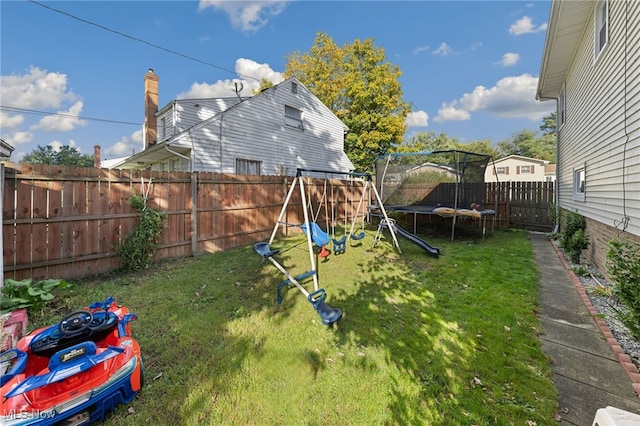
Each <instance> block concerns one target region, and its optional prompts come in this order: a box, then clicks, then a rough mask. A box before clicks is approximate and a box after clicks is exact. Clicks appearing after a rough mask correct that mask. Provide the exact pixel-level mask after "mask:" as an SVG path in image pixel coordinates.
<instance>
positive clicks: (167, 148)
mask: <svg viewBox="0 0 640 426" xmlns="http://www.w3.org/2000/svg"><path fill="white" fill-rule="evenodd" d="M164 149H165V150H167V152H169V153H171V154H173V155H175V156H178V157H180V158H184V159H185V160H187V161H188V162H189V172H192V171H193V165H192V164H191V163H192V161H191V158H189V157H187V156H186V155H183V154H180V153H179V152H176V151H174V150H172V149H170V148H169V145H166V144H165V146H164ZM191 154H192V155H193V149H192V150H191Z"/></svg>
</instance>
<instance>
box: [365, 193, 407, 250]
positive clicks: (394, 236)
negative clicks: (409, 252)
mask: <svg viewBox="0 0 640 426" xmlns="http://www.w3.org/2000/svg"><path fill="white" fill-rule="evenodd" d="M367 184H369V185H371V188H372V189H373V193H374V194H375V196H376V201H377V202H378V205H379V206H380V211H382V215H383V216H384V220H386V221H387V224H389V226H388V227H387V228H389V232H390V233H391V238H392V239H393V245H394V246H395V247H396V249H397V250H398V253H400V254H402V250H401V249H400V244H399V243H398V238H397V237H396V233H395V231H394V230H393V227H392V226H391V221H390V220H389V216H387V211H386V210H385V209H384V205H383V204H382V199H380V195H379V194H378V190H377V189H376V186H375V185H373V184H372V183H371V181H367Z"/></svg>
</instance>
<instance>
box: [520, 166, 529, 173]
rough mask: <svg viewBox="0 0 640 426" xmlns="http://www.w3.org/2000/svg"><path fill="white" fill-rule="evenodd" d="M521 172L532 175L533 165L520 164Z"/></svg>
mask: <svg viewBox="0 0 640 426" xmlns="http://www.w3.org/2000/svg"><path fill="white" fill-rule="evenodd" d="M520 174H521V175H530V174H531V166H529V165H526V166H524V165H523V166H520Z"/></svg>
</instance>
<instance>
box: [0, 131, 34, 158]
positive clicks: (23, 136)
mask: <svg viewBox="0 0 640 426" xmlns="http://www.w3.org/2000/svg"><path fill="white" fill-rule="evenodd" d="M2 139H4V141H5V142H7V143H8V144H9V145H13V146H14V147H17V146H18V145H21V144H25V143H29V142H31V141H32V140H33V133H31V132H20V131H18V132H14V133H12V134H9V135H2ZM12 157H13V156H12Z"/></svg>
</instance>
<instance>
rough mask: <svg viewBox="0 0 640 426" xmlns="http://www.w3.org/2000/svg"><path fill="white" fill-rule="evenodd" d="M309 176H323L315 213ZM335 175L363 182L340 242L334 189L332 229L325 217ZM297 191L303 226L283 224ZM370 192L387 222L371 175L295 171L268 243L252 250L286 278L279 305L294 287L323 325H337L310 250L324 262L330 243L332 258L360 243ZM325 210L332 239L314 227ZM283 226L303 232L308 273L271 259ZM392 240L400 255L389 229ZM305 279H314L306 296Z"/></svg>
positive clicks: (338, 312) (339, 313) (335, 310)
mask: <svg viewBox="0 0 640 426" xmlns="http://www.w3.org/2000/svg"><path fill="white" fill-rule="evenodd" d="M311 175H314V176H318V175H320V176H324V190H323V193H322V196H321V198H320V201H319V203H318V207H317V210H316V211H315V212H314V211H313V210H314V209H313V203H312V199H311V191H308V198H307V193H306V192H305V178H307V181H310V177H311ZM335 175H340V176H345V177H347V178H349V179H352V180H353V179H363V180H364V185H363V190H362V194H361V196H360V200H359V202H358V206H357V208H356V211H355V213H354V214H353V215H352V220H351V228H350V230H349V233H348V234H346V232H345V234H344V235H343V236H342V237H341V238H340V239H338V238H336V235H335V233H336V222H337V217H338V215H337V211H336V205H337V201H338V198H337V197H334V189H333V185H331V200H330V201H331V204H332V205H331V226H329V215H328V203H329V200H328V197H327V181H328V179H329V178H330V177H333V176H335ZM296 187H297V188H299V190H300V199H301V200H302V212H303V216H304V223H301V224H293V223H288V222H285V221H284V218H285V215H286V212H287V207H288V205H289V202H290V201H291V198H292V195H293V194H294V192H295V190H296ZM371 192H373V194H374V196H375V199H376V201H377V203H378V206H380V210H381V212H382V215H383V216H384V218H385V219H386V220H389V218H388V217H387V213H386V211H385V209H384V207H382V202H381V200H380V196H379V195H378V191H377V189H376V187H375V185H374V184H373V182H372V179H371V175H369V174H365V173H353V172H336V171H327V170H314V169H300V168H299V169H298V170H297V173H296V177H295V178H294V180H293V183H292V184H291V187H290V188H289V192H288V193H287V196H286V198H285V201H284V204H283V206H282V209H281V211H280V215H279V216H278V220H277V221H276V224H275V226H274V227H273V232H272V233H271V237H270V238H269V242H259V243H256V244H254V246H253V250H254V252H255V253H256V254H258V255H259V256H261V257H262V258H263V259H266V260H269V261H270V262H271V263H272V264H273V265H274V266H275V267H276V268H277V269H278V270H279V271H280V272H282V274H283V275H284V276H285V277H286V280H284V281H282V282H281V283H280V284H279V285H278V291H277V301H278V303H282V296H281V290H282V288H283V287H287V286H288V285H289V284H293V285H294V286H295V287H297V288H298V290H300V292H301V293H302V294H303V295H304V296H305V297H306V298H307V300H308V301H309V302H310V303H311V304H312V305H313V307H314V309H315V310H316V311H317V312H318V314H319V315H320V318H321V320H322V323H323V324H324V325H327V326H328V325H331V324H333V323H335V322H336V321H338V320H339V319H340V318H341V317H342V310H341V309H338V308H333V307H331V306H329V305H328V304H327V303H326V302H325V299H326V291H325V290H324V289H323V288H320V285H319V282H318V271H317V268H316V259H315V255H316V253H315V252H314V250H313V245H314V244H315V245H316V246H317V247H318V248H319V252H318V253H317V256H318V257H322V258H326V257H327V256H329V254H330V253H331V252H330V251H329V250H328V249H327V245H328V244H329V243H333V246H332V248H333V253H334V254H342V253H345V252H346V246H347V240H353V241H358V240H362V239H363V238H364V237H365V235H366V234H365V232H364V216H367V213H366V212H364V200H365V196H366V195H367V194H369V197H371ZM323 206H324V212H325V215H324V216H325V220H326V229H327V232H328V231H329V228H331V234H332V235H331V236H329V234H328V233H327V232H325V231H324V230H322V228H321V227H320V226H319V225H318V224H317V220H318V217H319V216H320V211H321V209H322V207H323ZM347 207H348V206H347V203H346V202H345V231H346V228H347V217H348V215H347V214H346V212H347ZM361 211H362V212H361ZM358 217H363V220H362V228H361V230H360V231H359V232H357V229H356V223H357V221H358ZM280 226H282V227H284V228H286V227H290V226H296V227H299V228H301V229H302V230H303V232H304V233H305V235H306V237H307V238H306V243H307V250H308V252H309V271H307V272H305V273H303V274H300V275H298V276H293V275H292V274H291V273H290V272H289V271H288V270H287V269H286V268H285V267H284V266H283V265H282V264H281V263H280V262H278V261H277V260H276V259H275V258H274V257H275V256H276V255H278V254H279V253H281V250H279V249H272V248H271V244H272V243H273V241H274V239H275V237H276V234H277V232H278V228H279V227H280ZM391 236H392V238H393V244H394V246H395V247H396V249H397V250H398V251H399V252H401V251H400V245H399V244H398V240H397V238H396V235H395V233H394V232H393V230H392V229H391ZM308 278H312V279H313V291H312V292H309V291H307V289H305V287H304V286H303V285H302V284H301V281H302V280H306V279H308Z"/></svg>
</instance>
